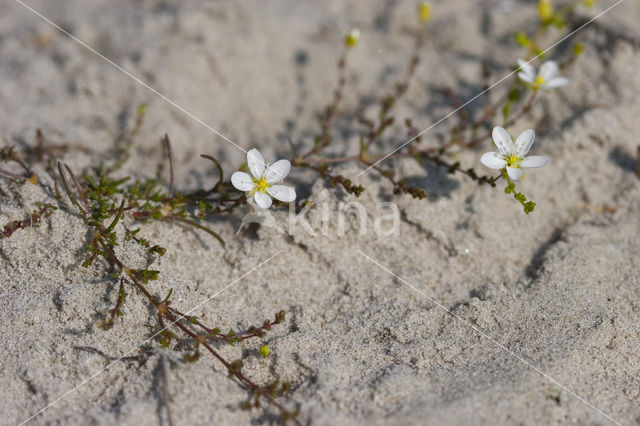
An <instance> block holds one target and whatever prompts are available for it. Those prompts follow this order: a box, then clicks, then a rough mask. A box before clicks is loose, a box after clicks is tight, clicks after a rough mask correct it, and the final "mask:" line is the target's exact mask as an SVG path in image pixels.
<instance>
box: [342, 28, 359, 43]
mask: <svg viewBox="0 0 640 426" xmlns="http://www.w3.org/2000/svg"><path fill="white" fill-rule="evenodd" d="M358 40H360V30H359V29H357V28H354V29H352V30H350V31H349V32H348V33H347V36H346V37H345V38H344V44H345V45H346V46H347V47H353V46H355V45H356V44H358Z"/></svg>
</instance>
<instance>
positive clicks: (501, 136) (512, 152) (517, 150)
mask: <svg viewBox="0 0 640 426" xmlns="http://www.w3.org/2000/svg"><path fill="white" fill-rule="evenodd" d="M492 136H493V142H494V143H495V144H496V146H497V147H498V150H499V151H500V152H487V153H485V154H484V155H483V156H482V157H481V158H480V161H481V162H482V164H484V165H485V166H487V167H489V168H491V169H505V168H506V169H507V175H508V176H509V178H510V179H511V180H516V179H524V171H523V170H522V169H523V168H529V167H531V168H534V167H543V166H545V165H546V164H547V163H548V162H549V159H548V158H547V157H545V156H543V155H531V156H529V157H525V155H527V153H528V152H529V150H530V149H531V145H533V140H534V139H535V137H536V134H535V132H534V131H533V129H528V130H525V131H524V132H522V133H521V134H520V136H518V138H517V139H516V142H515V144H514V143H513V141H512V140H511V136H510V135H509V133H508V132H507V131H506V130H505V129H504V128H502V127H500V126H496V127H494V128H493V133H492Z"/></svg>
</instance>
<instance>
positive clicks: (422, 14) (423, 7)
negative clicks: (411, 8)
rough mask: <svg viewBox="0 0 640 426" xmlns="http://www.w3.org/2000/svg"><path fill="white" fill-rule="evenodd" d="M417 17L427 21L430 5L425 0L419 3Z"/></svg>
mask: <svg viewBox="0 0 640 426" xmlns="http://www.w3.org/2000/svg"><path fill="white" fill-rule="evenodd" d="M418 17H419V18H420V20H421V21H422V22H427V21H428V20H429V19H430V18H431V5H430V4H429V3H427V2H426V1H424V2H422V3H421V4H420V7H419V8H418Z"/></svg>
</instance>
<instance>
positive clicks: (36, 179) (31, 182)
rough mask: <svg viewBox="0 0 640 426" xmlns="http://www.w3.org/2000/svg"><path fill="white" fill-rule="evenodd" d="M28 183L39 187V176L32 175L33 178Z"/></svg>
mask: <svg viewBox="0 0 640 426" xmlns="http://www.w3.org/2000/svg"><path fill="white" fill-rule="evenodd" d="M27 182H29V183H30V184H32V185H37V184H38V176H36V175H31V177H30V178H29V179H27Z"/></svg>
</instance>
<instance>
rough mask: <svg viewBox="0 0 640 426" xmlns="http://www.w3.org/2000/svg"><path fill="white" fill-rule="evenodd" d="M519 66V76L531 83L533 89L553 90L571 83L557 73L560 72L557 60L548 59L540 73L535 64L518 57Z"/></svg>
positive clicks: (541, 67)
mask: <svg viewBox="0 0 640 426" xmlns="http://www.w3.org/2000/svg"><path fill="white" fill-rule="evenodd" d="M518 66H519V67H520V70H521V71H520V72H519V73H518V78H520V80H522V81H524V82H526V83H528V84H530V85H531V87H532V89H533V90H538V89H544V90H551V89H555V88H556V87H562V86H566V85H567V84H569V79H568V78H566V77H559V76H557V75H556V74H558V64H557V63H556V62H555V61H547V62H545V63H544V64H542V65H541V66H540V71H538V73H536V70H535V68H534V67H533V65H531V64H530V63H529V62H527V61H523V60H522V59H518Z"/></svg>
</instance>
